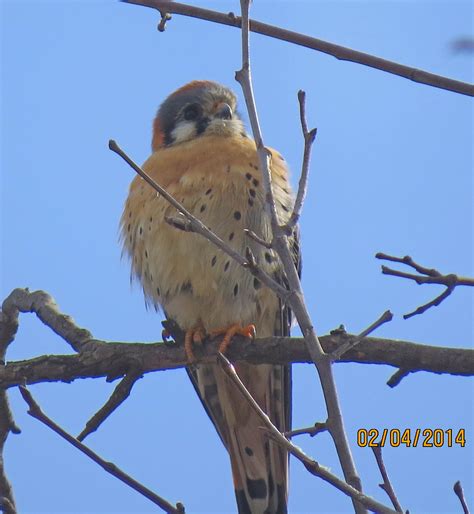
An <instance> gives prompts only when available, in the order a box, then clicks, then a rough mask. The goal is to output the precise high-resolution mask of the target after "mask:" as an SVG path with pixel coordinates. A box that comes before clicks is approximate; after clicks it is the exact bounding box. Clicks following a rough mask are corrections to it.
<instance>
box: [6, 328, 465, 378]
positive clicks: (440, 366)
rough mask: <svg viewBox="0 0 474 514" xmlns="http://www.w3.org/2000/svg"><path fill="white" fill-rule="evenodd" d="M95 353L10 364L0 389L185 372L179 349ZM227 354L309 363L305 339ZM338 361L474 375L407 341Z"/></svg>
mask: <svg viewBox="0 0 474 514" xmlns="http://www.w3.org/2000/svg"><path fill="white" fill-rule="evenodd" d="M355 338H356V336H355V335H349V334H348V335H345V336H338V335H327V336H322V337H321V338H320V340H321V344H322V346H323V349H324V351H325V352H329V353H330V352H332V351H333V350H335V349H336V348H338V347H339V346H340V345H341V344H343V343H344V342H346V341H351V340H354V339H355ZM94 343H95V344H94V349H93V350H87V351H84V352H81V353H79V354H76V355H42V356H39V357H35V358H33V359H28V360H23V361H11V362H9V363H8V364H7V365H6V366H4V367H2V368H0V387H4V388H9V387H15V386H18V385H21V384H23V383H24V384H27V385H30V384H38V383H42V382H72V381H73V380H77V379H81V378H100V377H108V378H109V379H110V378H117V377H122V376H124V375H126V374H127V370H128V369H130V367H131V366H134V365H139V366H140V369H141V370H142V372H143V373H150V372H154V371H164V370H169V369H177V368H184V367H186V366H187V365H188V364H189V363H188V361H187V358H186V355H185V351H184V346H183V344H169V343H167V344H164V343H122V342H106V341H99V340H94ZM219 344H220V339H216V340H213V341H206V342H205V343H204V344H203V345H202V346H196V347H195V349H194V350H195V356H196V361H197V362H213V361H215V358H216V354H217V351H218V348H219ZM226 355H227V356H228V357H229V359H231V360H232V362H237V361H240V360H245V361H246V362H250V363H252V364H290V363H312V359H311V357H310V356H309V354H308V350H307V348H306V346H305V342H304V339H302V338H291V337H274V338H263V339H256V340H255V341H249V340H248V339H245V338H242V337H239V336H236V337H235V340H234V341H233V342H232V344H231V346H230V347H229V350H228V352H227V353H226ZM338 362H342V363H344V362H346V363H347V362H352V363H359V364H379V365H387V366H393V367H397V368H399V367H400V368H406V369H409V370H410V372H411V373H414V372H417V371H425V372H431V373H437V374H449V375H456V376H474V350H467V349H460V348H443V347H436V346H428V345H422V344H416V343H412V342H409V341H398V340H392V339H381V338H376V337H367V338H364V339H363V340H362V341H360V342H359V343H358V345H357V347H356V348H354V349H352V350H349V351H348V352H346V353H345V354H344V355H343V357H342V358H341V360H340V361H338Z"/></svg>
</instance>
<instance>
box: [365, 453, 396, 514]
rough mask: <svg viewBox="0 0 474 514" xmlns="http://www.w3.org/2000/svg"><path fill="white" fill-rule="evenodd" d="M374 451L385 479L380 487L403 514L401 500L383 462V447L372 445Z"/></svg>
mask: <svg viewBox="0 0 474 514" xmlns="http://www.w3.org/2000/svg"><path fill="white" fill-rule="evenodd" d="M372 451H373V452H374V455H375V460H376V461H377V466H378V467H379V470H380V474H381V475H382V479H383V483H382V484H379V487H380V488H381V489H383V490H384V491H385V492H386V493H387V495H388V497H389V498H390V501H391V502H392V505H393V506H394V508H395V510H396V511H397V512H401V513H402V514H403V509H402V507H401V505H400V502H399V501H398V498H397V495H396V494H395V491H394V489H393V486H392V483H391V482H390V478H389V476H388V473H387V469H386V468H385V464H384V462H383V458H382V447H381V446H372Z"/></svg>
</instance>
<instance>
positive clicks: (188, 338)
mask: <svg viewBox="0 0 474 514" xmlns="http://www.w3.org/2000/svg"><path fill="white" fill-rule="evenodd" d="M205 337H206V331H205V330H204V326H203V325H202V323H199V324H198V325H197V326H196V327H194V328H190V329H188V330H186V333H185V335H184V351H185V353H186V357H187V359H188V361H189V362H194V360H195V357H194V351H193V346H194V345H195V344H202V342H203V340H204V338H205Z"/></svg>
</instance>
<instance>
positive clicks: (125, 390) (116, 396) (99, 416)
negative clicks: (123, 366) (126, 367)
mask: <svg viewBox="0 0 474 514" xmlns="http://www.w3.org/2000/svg"><path fill="white" fill-rule="evenodd" d="M142 376H143V375H142V371H141V370H139V369H138V370H133V371H130V372H129V373H127V374H126V375H125V377H124V378H123V379H122V380H121V381H120V382H119V384H118V385H117V387H116V388H115V389H114V392H113V393H112V394H111V396H110V398H109V399H108V400H107V402H106V403H105V404H104V405H103V406H102V407H101V408H100V409H99V410H98V411H97V412H96V413H95V414H94V415H93V416H92V418H91V419H90V420H89V421H88V422H87V423H86V426H85V428H84V430H83V431H82V432H81V433H80V434H79V435H78V436H77V440H78V441H84V439H85V438H86V437H87V436H88V435H90V434H92V433H93V432H95V431H96V430H97V429H98V428H99V426H100V425H101V424H102V423H103V422H104V421H105V420H106V419H107V418H108V417H109V416H110V415H111V414H112V412H114V410H115V409H117V407H119V406H120V405H121V404H122V403H123V402H124V401H125V400H126V399H127V398H128V397H129V396H130V392H131V391H132V388H133V386H134V385H135V382H136V381H137V380H139V379H140V378H142Z"/></svg>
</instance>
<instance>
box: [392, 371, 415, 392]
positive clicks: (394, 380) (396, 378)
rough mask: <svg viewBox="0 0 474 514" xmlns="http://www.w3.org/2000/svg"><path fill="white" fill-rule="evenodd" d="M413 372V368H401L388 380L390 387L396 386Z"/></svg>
mask: <svg viewBox="0 0 474 514" xmlns="http://www.w3.org/2000/svg"><path fill="white" fill-rule="evenodd" d="M410 373H412V370H411V369H408V368H400V369H398V370H397V371H395V373H394V374H393V375H392V376H391V377H390V378H389V379H388V380H387V385H388V386H389V387H392V388H393V387H396V386H397V385H398V384H399V383H400V382H401V381H402V380H403V379H404V378H405V377H407V376H408V375H409V374H410Z"/></svg>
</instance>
